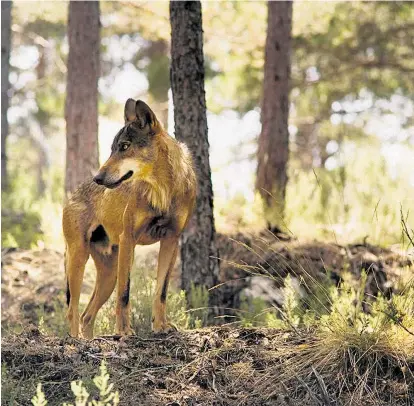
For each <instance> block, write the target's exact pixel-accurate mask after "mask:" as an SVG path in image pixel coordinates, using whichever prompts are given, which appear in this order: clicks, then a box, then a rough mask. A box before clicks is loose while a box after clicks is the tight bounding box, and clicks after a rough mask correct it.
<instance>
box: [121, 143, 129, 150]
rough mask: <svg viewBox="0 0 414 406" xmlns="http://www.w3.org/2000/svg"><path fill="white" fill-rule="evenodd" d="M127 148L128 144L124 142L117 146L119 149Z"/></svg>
mask: <svg viewBox="0 0 414 406" xmlns="http://www.w3.org/2000/svg"><path fill="white" fill-rule="evenodd" d="M128 148H129V144H128V143H126V142H124V143H123V144H121V146H120V147H119V149H120V150H121V151H126V150H127V149H128Z"/></svg>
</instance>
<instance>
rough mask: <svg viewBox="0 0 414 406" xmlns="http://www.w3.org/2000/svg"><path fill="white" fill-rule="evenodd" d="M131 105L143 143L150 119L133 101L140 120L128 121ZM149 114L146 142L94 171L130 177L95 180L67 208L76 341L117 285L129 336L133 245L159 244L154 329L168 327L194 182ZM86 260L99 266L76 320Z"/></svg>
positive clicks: (123, 330)
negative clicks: (169, 294) (169, 297)
mask: <svg viewBox="0 0 414 406" xmlns="http://www.w3.org/2000/svg"><path fill="white" fill-rule="evenodd" d="M130 100H132V99H130ZM130 100H129V101H128V102H127V106H126V108H125V110H126V111H125V117H126V118H127V119H130V118H131V117H132V118H134V117H135V120H136V122H138V123H140V124H141V126H140V127H133V129H134V131H135V130H136V131H137V132H136V134H138V135H137V137H140V136H141V135H140V134H141V132H140V131H141V130H140V129H139V128H142V122H143V121H142V120H143V117H144V119H145V117H147V115H144V116H143V115H140V113H141V111H142V109H143V108H144V109H146V108H148V106H146V105H145V104H143V103H142V102H139V101H138V102H135V101H133V103H136V105H137V106H138V104H139V103H141V104H139V107H137V112H138V113H137V115H136V116H133V111H132V110H131V109H132V108H133V105H132V102H131V101H130ZM128 103H130V104H129V105H128ZM134 105H135V104H134ZM131 106H132V107H131ZM142 106H144V107H142ZM148 110H149V111H150V113H151V114H152V115H151V117H152V121H151V123H150V124H151V125H150V126H149V128H150V129H151V131H152V132H151V133H150V136H147V135H145V134H144V133H142V134H144V135H145V137H146V138H144V135H142V139H143V140H144V139H145V140H146V141H145V143H146V144H145V145H144V146H139V147H137V146H136V145H135V144H134V142H135V141H133V142H132V144H131V146H130V147H129V148H128V149H127V151H125V152H120V150H119V151H118V150H117V149H116V148H118V147H117V146H115V147H116V148H115V149H114V150H113V153H112V155H111V157H110V158H109V159H108V160H107V162H105V164H104V165H103V166H102V167H101V169H100V170H99V172H98V175H99V174H101V175H102V174H104V175H105V176H104V179H105V182H109V183H108V184H113V183H114V182H118V180H119V179H121V178H122V177H124V176H125V175H127V174H128V172H129V171H132V175H131V177H130V178H129V179H125V180H124V181H123V182H122V183H121V184H119V186H117V187H116V188H114V189H109V188H106V187H105V186H98V185H97V184H95V183H93V182H92V181H88V182H85V183H84V184H82V185H81V186H80V187H79V189H78V190H77V191H76V192H75V193H74V194H73V196H72V197H71V199H70V200H69V202H68V203H67V204H66V206H65V208H64V211H63V231H64V235H65V240H66V276H67V280H68V291H69V293H70V301H69V303H68V304H69V309H68V319H69V321H70V332H71V335H72V336H78V335H79V333H80V329H81V330H82V332H83V336H84V337H86V338H91V337H92V336H93V324H94V321H95V318H96V314H97V312H98V311H99V309H100V307H101V306H102V305H103V304H104V303H105V302H106V300H107V299H108V297H109V296H110V294H111V293H112V290H113V289H114V287H115V285H116V286H117V305H116V331H117V333H119V334H121V335H124V334H131V333H132V330H131V327H130V324H129V301H128V300H127V299H126V298H129V289H128V284H129V282H128V280H129V279H130V270H131V267H132V262H133V252H134V247H135V245H137V244H140V245H146V244H153V243H155V242H158V241H161V245H160V253H159V261H158V274H157V288H156V295H155V299H154V307H153V329H154V331H163V330H165V329H167V328H168V324H167V321H166V317H165V299H166V289H167V287H168V278H169V276H170V273H171V269H172V267H173V266H174V263H175V259H176V255H177V251H178V241H179V237H180V234H181V233H182V231H183V229H184V227H185V226H186V224H187V222H188V220H189V217H190V215H191V213H192V210H193V206H194V203H195V198H196V177H195V172H194V169H193V164H192V160H191V156H190V154H189V152H188V150H187V147H186V146H185V145H183V144H181V143H179V142H177V141H176V140H175V139H173V138H171V137H170V136H169V135H168V134H167V133H166V132H165V131H164V130H163V128H162V127H161V125H160V124H159V122H158V120H156V118H155V116H153V113H152V111H151V110H150V109H149V108H148ZM131 123H134V121H128V120H127V121H126V125H125V127H124V129H123V130H125V129H127V127H128V126H130V125H131ZM137 128H138V129H137ZM145 128H147V127H145ZM125 131H126V130H125ZM142 131H144V130H142ZM123 134H124V133H123ZM125 134H127V133H125ZM134 134H135V133H134ZM122 137H124V138H125V137H126V135H125V136H124V135H122V134H121V136H120V138H119V140H122V139H124V138H122ZM132 139H133V140H135V138H132ZM148 140H150V141H148ZM102 176H103V175H102ZM121 180H122V179H121ZM102 230H104V231H102ZM89 255H92V258H93V260H94V262H95V265H96V268H97V280H96V286H95V290H94V293H93V295H92V297H91V300H90V302H89V304H88V306H87V308H86V309H85V311H84V313H83V314H82V317H81V318H79V314H78V304H79V295H80V288H81V284H82V279H83V271H84V266H85V263H86V261H87V259H88V257H89ZM80 324H81V326H80Z"/></svg>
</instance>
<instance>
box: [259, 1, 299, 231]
mask: <svg viewBox="0 0 414 406" xmlns="http://www.w3.org/2000/svg"><path fill="white" fill-rule="evenodd" d="M291 31H292V2H287V1H269V2H268V22H267V38H266V48H265V65H264V83H263V84H264V86H263V102H262V103H263V104H262V112H261V120H262V131H261V134H260V137H259V149H258V166H257V178H256V188H257V190H258V191H259V193H260V195H261V196H262V199H263V205H264V215H265V218H266V221H267V224H268V228H269V229H271V230H273V231H276V232H278V231H281V230H283V229H285V223H284V214H285V196H286V184H287V180H288V178H287V163H288V159H289V131H288V117H289V76H290V50H291Z"/></svg>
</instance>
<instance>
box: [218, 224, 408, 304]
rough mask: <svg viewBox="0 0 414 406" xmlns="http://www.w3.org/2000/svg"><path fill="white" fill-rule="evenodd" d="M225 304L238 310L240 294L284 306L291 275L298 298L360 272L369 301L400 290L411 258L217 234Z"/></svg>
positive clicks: (357, 247)
mask: <svg viewBox="0 0 414 406" xmlns="http://www.w3.org/2000/svg"><path fill="white" fill-rule="evenodd" d="M217 245H218V248H219V255H220V258H221V281H220V282H221V283H222V284H223V286H222V287H221V289H222V297H223V298H224V302H223V305H224V306H225V307H226V308H229V309H231V308H239V306H240V298H241V296H242V295H246V296H248V297H259V298H262V299H264V300H265V301H267V302H268V303H269V304H271V305H277V306H281V305H282V303H283V292H282V289H281V288H282V287H283V285H284V278H285V277H286V276H287V275H291V277H292V279H293V281H294V286H296V288H297V290H298V291H299V294H300V295H301V296H305V295H306V294H307V293H309V292H310V291H312V289H313V288H314V287H315V285H317V286H319V285H320V284H321V283H328V282H329V281H328V280H327V279H330V281H331V282H332V283H334V284H336V285H338V284H339V283H340V282H341V281H342V280H343V278H344V277H345V275H347V276H346V277H347V280H349V281H350V282H352V283H354V284H355V285H357V284H359V283H360V279H361V274H362V271H365V273H366V274H367V280H366V285H365V296H366V298H367V300H369V298H372V297H375V296H377V295H378V293H379V292H381V293H382V294H383V295H385V296H389V295H391V294H392V292H393V291H398V287H399V283H400V282H401V276H402V274H403V273H405V274H408V273H409V272H412V271H414V260H413V257H412V256H410V255H407V254H406V253H402V252H399V251H398V250H392V249H387V248H382V247H378V246H374V245H371V244H368V243H363V244H350V245H344V246H342V245H338V244H327V243H322V242H317V241H313V242H306V243H301V242H299V241H297V240H294V239H291V240H286V239H285V238H284V239H283V240H282V239H279V238H277V237H276V236H274V235H273V234H271V233H269V232H262V233H260V234H258V235H247V234H236V235H234V236H227V235H223V234H219V235H218V236H217Z"/></svg>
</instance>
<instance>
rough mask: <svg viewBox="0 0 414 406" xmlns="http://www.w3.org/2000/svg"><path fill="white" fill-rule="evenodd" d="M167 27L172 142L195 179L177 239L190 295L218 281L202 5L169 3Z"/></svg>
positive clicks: (213, 296)
mask: <svg viewBox="0 0 414 406" xmlns="http://www.w3.org/2000/svg"><path fill="white" fill-rule="evenodd" d="M170 22H171V89H172V95H173V103H174V124H175V136H176V138H177V139H178V140H180V141H183V142H184V143H185V144H187V146H188V148H189V150H190V151H191V153H192V156H193V159H194V164H195V168H196V174H197V179H198V195H197V201H196V207H195V210H194V214H193V216H192V218H191V220H190V223H189V225H188V227H187V229H186V230H185V231H184V233H183V236H182V239H181V263H182V274H181V286H182V289H184V290H185V291H186V292H187V293H189V292H190V290H191V283H194V285H196V286H197V285H204V286H206V287H207V288H210V287H212V286H215V285H216V284H217V283H218V280H219V262H218V259H217V258H218V252H217V247H216V244H215V226H214V215H213V189H212V183H211V170H210V161H209V144H208V137H207V132H208V129H207V113H206V99H205V91H204V56H203V29H202V16H201V3H200V2H199V1H171V2H170ZM218 302H219V299H218V294H217V289H215V290H213V291H211V292H210V294H209V305H210V306H211V307H212V308H214V312H216V313H217V312H218V308H217V307H216V306H217V304H218Z"/></svg>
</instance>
